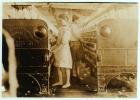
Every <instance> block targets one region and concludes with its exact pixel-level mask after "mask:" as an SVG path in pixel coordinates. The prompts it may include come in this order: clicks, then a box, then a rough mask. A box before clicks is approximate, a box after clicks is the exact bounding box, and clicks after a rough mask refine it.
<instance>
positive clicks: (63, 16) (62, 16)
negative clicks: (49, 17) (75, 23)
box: [58, 14, 69, 20]
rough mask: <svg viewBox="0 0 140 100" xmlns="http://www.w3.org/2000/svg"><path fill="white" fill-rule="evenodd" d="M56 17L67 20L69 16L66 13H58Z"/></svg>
mask: <svg viewBox="0 0 140 100" xmlns="http://www.w3.org/2000/svg"><path fill="white" fill-rule="evenodd" d="M58 18H61V19H64V20H69V17H68V16H67V15H66V14H60V15H59V16H58Z"/></svg>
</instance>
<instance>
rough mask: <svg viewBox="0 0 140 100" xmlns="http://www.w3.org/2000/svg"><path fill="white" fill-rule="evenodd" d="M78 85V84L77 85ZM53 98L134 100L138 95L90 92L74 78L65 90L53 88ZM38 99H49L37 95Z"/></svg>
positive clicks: (59, 87)
mask: <svg viewBox="0 0 140 100" xmlns="http://www.w3.org/2000/svg"><path fill="white" fill-rule="evenodd" d="M75 83H76V84H75ZM52 90H53V91H54V92H53V93H52V95H51V96H49V97H51V98H56V97H58V98H106V97H109V98H111V97H113V98H114V97H116V98H117V97H119V98H133V97H136V93H133V92H121V91H118V92H113V93H111V92H97V90H96V89H95V91H90V90H89V89H88V88H86V87H85V86H84V85H83V84H81V82H80V80H78V79H75V78H72V82H71V86H70V87H69V88H66V89H63V88H61V86H57V87H53V88H52ZM36 96H37V97H48V95H46V94H37V95H36Z"/></svg>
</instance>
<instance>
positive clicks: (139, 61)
mask: <svg viewBox="0 0 140 100" xmlns="http://www.w3.org/2000/svg"><path fill="white" fill-rule="evenodd" d="M3 2H7V3H8V2H73V3H74V2H83V3H84V2H108V3H109V2H118V3H119V2H126V3H129V2H136V3H138V16H139V17H138V18H139V19H138V21H139V22H138V49H137V97H136V98H54V97H30V98H27V97H22V98H21V97H19V98H16V97H6V98H3V97H2V93H1V85H2V82H1V80H2V70H1V69H2V13H3V12H2V11H3V10H2V9H3ZM0 18H1V20H0V33H1V35H0V100H1V99H7V100H10V99H14V100H15V99H26V100H28V99H32V100H35V99H44V100H45V99H50V100H55V99H58V100H62V99H67V100H68V99H69V100H70V99H75V100H82V99H86V100H91V99H93V100H102V99H103V100H104V99H106V100H114V99H116V100H122V99H129V100H140V86H139V85H140V26H139V24H140V1H139V0H67V1H66V0H2V1H0Z"/></svg>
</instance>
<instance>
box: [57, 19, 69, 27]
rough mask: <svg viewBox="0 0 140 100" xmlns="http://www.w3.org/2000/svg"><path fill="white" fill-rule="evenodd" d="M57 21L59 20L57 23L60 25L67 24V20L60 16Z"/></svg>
mask: <svg viewBox="0 0 140 100" xmlns="http://www.w3.org/2000/svg"><path fill="white" fill-rule="evenodd" d="M58 22H59V25H61V26H63V25H67V22H66V21H65V20H64V19H62V18H59V20H58Z"/></svg>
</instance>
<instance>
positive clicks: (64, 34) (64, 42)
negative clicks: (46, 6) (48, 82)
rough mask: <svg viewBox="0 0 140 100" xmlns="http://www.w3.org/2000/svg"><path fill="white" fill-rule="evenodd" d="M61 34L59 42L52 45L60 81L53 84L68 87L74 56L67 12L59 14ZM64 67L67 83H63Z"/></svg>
mask: <svg viewBox="0 0 140 100" xmlns="http://www.w3.org/2000/svg"><path fill="white" fill-rule="evenodd" d="M58 22H59V35H58V38H57V43H56V45H55V46H53V47H52V49H51V50H52V52H53V53H54V58H55V66H56V68H57V72H58V79H59V80H58V82H56V83H54V84H53V86H57V85H63V86H62V88H68V87H69V86H70V85H71V84H70V69H72V57H71V51H70V46H69V40H70V34H71V29H70V27H69V23H68V16H66V15H65V14H60V15H59V20H58ZM62 69H64V70H65V71H66V83H65V84H63V76H62Z"/></svg>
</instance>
